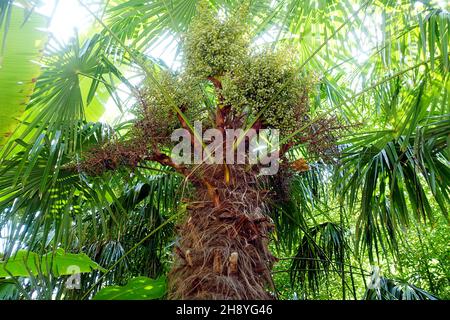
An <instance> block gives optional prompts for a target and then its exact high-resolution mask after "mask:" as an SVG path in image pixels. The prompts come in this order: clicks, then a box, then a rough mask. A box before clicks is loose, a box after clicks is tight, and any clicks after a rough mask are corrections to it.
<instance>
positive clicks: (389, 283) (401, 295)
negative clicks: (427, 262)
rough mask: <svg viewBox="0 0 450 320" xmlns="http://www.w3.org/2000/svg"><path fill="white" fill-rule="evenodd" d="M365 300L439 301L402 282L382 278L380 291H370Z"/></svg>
mask: <svg viewBox="0 0 450 320" xmlns="http://www.w3.org/2000/svg"><path fill="white" fill-rule="evenodd" d="M364 299H365V300H437V297H435V296H434V295H433V294H431V293H429V292H427V291H425V290H423V289H420V288H417V287H415V286H413V285H411V284H409V283H407V282H404V281H401V280H392V279H386V278H383V277H382V278H381V279H380V287H379V288H378V289H368V290H367V291H366V294H365V295H364Z"/></svg>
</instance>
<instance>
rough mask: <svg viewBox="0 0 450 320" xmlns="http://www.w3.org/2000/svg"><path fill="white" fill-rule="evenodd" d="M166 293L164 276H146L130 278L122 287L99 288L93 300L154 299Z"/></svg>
mask: <svg viewBox="0 0 450 320" xmlns="http://www.w3.org/2000/svg"><path fill="white" fill-rule="evenodd" d="M165 294H166V278H165V277H160V278H158V279H156V280H153V279H150V278H147V277H138V278H134V279H131V280H130V282H128V284H127V285H126V286H124V287H119V286H112V287H106V288H104V289H102V290H100V291H99V292H98V293H97V294H96V295H95V297H94V300H155V299H160V298H162V297H163V296H164V295H165Z"/></svg>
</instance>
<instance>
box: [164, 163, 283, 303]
mask: <svg viewBox="0 0 450 320" xmlns="http://www.w3.org/2000/svg"><path fill="white" fill-rule="evenodd" d="M231 170H232V171H233V172H232V174H233V175H234V176H238V177H239V179H235V180H233V181H231V182H230V183H229V184H227V183H225V182H223V181H221V180H220V179H217V181H221V182H219V184H216V192H217V194H218V196H219V199H220V203H219V205H217V206H216V205H215V204H214V202H213V200H212V199H210V197H209V195H208V190H206V189H202V188H198V189H197V193H196V195H197V197H198V199H199V200H198V201H195V202H192V203H191V204H190V206H189V215H188V217H187V218H186V220H185V221H184V223H182V224H181V225H180V226H179V230H178V236H179V243H178V244H177V247H176V250H175V263H174V267H173V268H172V270H171V272H170V274H169V298H171V299H183V300H184V299H188V300H189V299H221V300H225V299H243V300H249V299H250V300H267V299H273V298H274V297H273V296H272V295H271V294H270V293H269V292H271V291H272V292H273V291H274V288H273V283H272V277H271V269H272V265H273V263H274V262H275V261H276V258H275V257H274V256H272V254H271V253H270V252H269V249H268V244H269V239H268V237H269V233H270V232H271V230H272V229H273V224H272V223H271V221H270V218H268V216H267V215H266V214H265V205H264V201H265V200H266V197H267V192H266V191H264V190H261V188H260V183H259V181H258V180H257V179H258V178H257V176H256V174H255V172H248V171H246V170H245V169H244V167H242V166H233V167H232V169H231ZM223 171H224V166H206V165H205V168H203V172H202V175H204V176H209V177H215V176H216V175H217V176H222V177H223V174H224V172H223ZM222 180H223V179H222Z"/></svg>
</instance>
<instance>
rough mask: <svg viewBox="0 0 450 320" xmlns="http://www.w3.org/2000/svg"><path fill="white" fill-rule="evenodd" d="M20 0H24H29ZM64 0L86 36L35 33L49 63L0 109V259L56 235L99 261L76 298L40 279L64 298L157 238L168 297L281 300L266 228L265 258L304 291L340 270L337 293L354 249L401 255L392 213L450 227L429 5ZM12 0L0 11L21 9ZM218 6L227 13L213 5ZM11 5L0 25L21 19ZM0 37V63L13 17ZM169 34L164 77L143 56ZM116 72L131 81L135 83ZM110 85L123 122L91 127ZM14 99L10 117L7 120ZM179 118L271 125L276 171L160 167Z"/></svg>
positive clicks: (444, 103) (150, 254) (399, 222)
mask: <svg viewBox="0 0 450 320" xmlns="http://www.w3.org/2000/svg"><path fill="white" fill-rule="evenodd" d="M25 3H27V4H28V7H27V8H28V9H29V12H32V8H33V6H34V5H35V4H36V3H37V2H34V1H25ZM80 3H81V5H84V6H85V8H86V10H87V12H90V14H92V15H93V17H94V18H95V19H96V31H98V33H96V34H95V35H93V36H89V37H85V38H82V39H80V38H76V39H74V41H72V43H71V44H70V45H68V46H64V47H62V48H51V47H49V46H47V51H46V52H45V54H44V55H43V57H42V59H43V60H42V62H43V64H44V65H46V68H44V69H43V70H42V73H41V74H40V76H39V77H38V78H37V81H36V80H32V81H29V82H26V81H24V83H26V85H27V86H28V87H29V88H30V90H33V94H32V96H31V100H30V101H29V102H28V101H27V99H26V97H27V94H26V91H24V92H23V93H21V94H22V96H20V94H19V96H18V99H22V100H20V101H21V102H20V103H26V104H27V109H26V110H23V109H20V107H19V106H20V105H21V104H20V103H16V104H14V103H13V102H8V103H9V104H8V105H6V104H5V105H3V104H2V105H0V111H1V112H2V114H4V115H6V117H5V119H7V120H8V121H9V122H8V126H10V129H8V132H9V133H8V140H7V141H5V142H3V143H5V145H4V147H3V148H2V150H1V153H2V158H1V159H2V160H1V168H0V170H1V171H0V172H1V175H0V185H1V187H2V188H1V190H2V191H1V192H0V211H1V214H0V218H1V219H0V227H2V228H3V227H4V226H7V227H8V228H7V230H8V237H7V238H8V239H7V240H8V242H7V243H6V248H5V249H6V250H4V251H5V252H4V253H5V257H9V256H11V255H13V254H14V252H15V250H16V248H17V246H19V247H22V248H25V249H27V250H30V251H33V252H39V253H41V254H44V253H46V252H49V251H50V252H51V251H54V250H56V248H61V247H62V248H65V249H66V250H67V251H71V252H85V253H88V254H89V255H90V257H91V258H92V259H94V260H95V261H97V262H98V263H100V264H101V265H102V266H103V267H105V268H107V270H106V272H104V273H103V274H102V273H101V272H102V271H100V270H98V271H94V272H93V273H92V274H89V275H84V276H83V278H82V288H83V289H84V290H82V292H81V293H76V292H70V291H67V289H65V288H64V282H63V281H59V280H55V279H49V278H48V277H42V279H40V281H44V282H49V283H51V286H49V287H51V288H55V287H56V288H59V289H58V292H59V294H60V296H61V297H62V296H65V297H73V298H86V297H89V296H92V295H93V294H94V293H95V292H97V291H99V290H100V289H101V288H102V287H104V286H105V285H112V284H115V285H124V284H125V283H126V282H128V280H129V279H130V278H132V277H134V276H138V275H145V276H149V277H152V278H157V277H158V276H160V275H162V274H164V273H165V268H166V267H167V265H166V264H167V261H168V259H167V257H166V255H167V252H168V251H167V249H166V248H167V246H169V248H170V250H173V251H174V252H175V258H174V262H173V263H171V266H172V267H171V269H172V271H171V272H170V274H169V297H171V298H236V299H245V298H253V299H255V298H256V299H265V298H271V297H273V296H276V295H281V293H280V292H279V288H277V287H276V286H275V285H274V279H273V276H274V275H275V278H276V277H277V276H278V273H277V272H280V274H283V272H284V271H285V270H276V271H275V273H274V272H273V271H272V265H273V263H274V262H275V261H276V259H275V258H274V257H273V256H272V254H271V253H270V252H269V248H268V245H269V244H268V239H269V238H271V239H274V240H275V241H274V242H273V243H275V245H271V249H272V250H275V251H276V252H277V253H278V254H280V253H282V255H283V256H284V257H286V258H284V257H282V258H281V260H280V262H279V263H278V264H277V265H286V264H284V262H285V260H284V259H287V260H286V262H288V261H292V262H288V265H287V267H288V269H289V270H288V271H289V273H290V277H289V278H290V279H289V282H290V283H291V285H292V286H293V287H294V288H297V289H296V291H297V290H300V292H302V293H303V296H304V297H309V296H313V297H314V296H316V297H317V295H318V294H320V293H319V292H320V290H321V289H323V288H324V287H325V288H326V290H328V291H329V285H328V284H329V283H332V284H334V285H335V284H336V283H340V284H341V289H342V292H341V293H342V297H343V298H346V295H348V292H350V293H351V296H352V297H354V298H357V292H358V289H357V288H356V287H357V286H361V285H362V286H363V287H364V285H365V281H361V276H360V275H359V274H358V273H360V274H361V275H362V276H363V277H364V276H365V275H366V272H365V271H364V270H367V269H368V268H367V267H368V266H367V264H368V263H370V264H374V263H380V264H383V261H386V260H387V261H389V260H390V259H393V260H394V261H396V265H398V266H399V267H401V266H402V265H404V263H402V261H400V260H399V259H400V256H401V252H402V250H403V248H405V244H404V243H403V241H404V238H405V236H404V233H405V230H407V228H408V227H409V228H411V226H413V225H414V224H415V223H416V222H419V223H422V222H426V221H431V222H432V223H433V221H439V220H440V219H441V218H440V217H439V216H438V215H436V212H439V211H440V212H442V213H443V216H442V217H443V218H442V219H443V220H444V221H445V222H444V224H447V223H448V221H447V219H448V217H447V216H448V213H447V211H448V202H449V201H448V191H449V185H448V181H449V179H448V177H449V176H450V172H449V166H448V135H449V130H448V128H449V125H448V121H449V115H448V88H447V87H448V61H449V60H448V32H447V31H446V30H448V25H449V14H448V12H447V11H446V10H445V9H443V8H440V7H438V6H436V5H435V4H433V3H429V2H426V3H425V2H424V3H410V2H409V1H405V2H404V3H403V2H402V3H398V2H396V3H395V4H394V3H392V2H389V1H388V2H386V3H384V2H380V3H372V2H371V1H367V2H364V3H353V2H352V1H346V2H326V3H322V2H317V3H316V2H311V3H304V2H298V1H275V2H271V1H250V2H249V4H248V6H247V7H245V6H244V7H242V6H241V4H240V3H239V2H233V1H211V2H210V3H211V5H212V8H213V9H212V10H213V11H212V12H213V13H209V14H208V13H204V14H203V15H199V14H198V12H197V9H196V8H197V1H175V0H174V1H169V2H167V1H152V2H148V1H123V2H121V3H119V4H117V5H113V4H110V3H109V2H106V1H105V3H104V6H103V7H102V6H100V9H98V11H97V9H96V11H95V12H93V11H92V9H90V7H89V6H87V5H86V3H87V2H86V3H84V2H80ZM11 4H12V1H6V2H5V5H2V6H1V7H0V8H1V10H2V11H1V14H0V17H8V16H10V15H9V14H8V12H12V13H14V11H15V10H16V11H18V10H22V9H18V8H15V7H14V6H11ZM217 11H218V12H219V16H222V15H225V17H227V18H226V19H225V20H223V19H219V20H216V19H215V18H213V16H215V15H216V14H215V13H214V12H217ZM236 15H237V16H239V15H240V18H239V19H237V20H240V21H243V22H244V23H245V28H243V27H242V26H241V25H240V24H239V23H236V21H235V20H236V18H233V17H236ZM12 17H13V18H12V19H11V18H9V19H6V18H3V19H0V22H1V23H2V25H3V24H4V23H6V24H8V25H10V26H13V25H14V23H16V24H17V25H21V24H22V23H23V17H19V16H17V17H15V16H14V15H12ZM25 17H34V14H31V15H25ZM31 21H32V20H28V21H27V22H26V23H25V24H24V26H27V25H30V24H29V23H31ZM224 21H225V22H224ZM399 21H401V23H400V22H399ZM244 29H245V30H244ZM7 30H8V32H6V31H7ZM244 31H245V32H244ZM186 32H187V36H186V37H184V34H186ZM220 32H222V33H220ZM3 34H4V35H5V37H3V38H4V40H3V41H4V42H5V43H6V45H4V48H5V49H4V53H3V56H4V57H5V59H4V61H5V66H7V64H6V62H7V60H6V57H7V55H8V50H9V48H10V46H9V45H8V44H9V43H14V42H16V40H15V39H16V37H15V36H14V28H13V27H10V28H6V27H4V29H3ZM31 34H32V32H30V36H31ZM223 34H225V35H228V37H227V36H222V35H223ZM168 35H170V37H171V38H173V39H174V40H173V41H174V43H175V46H176V47H177V48H179V51H180V52H184V56H183V58H182V59H184V61H185V68H183V72H181V73H179V74H176V75H173V74H172V72H167V69H170V68H168V67H167V66H165V65H164V63H163V62H161V61H158V60H155V59H151V58H150V57H149V56H148V55H147V54H146V53H147V52H148V50H149V49H150V48H151V47H152V46H153V45H155V44H156V43H158V42H159V41H161V39H164V38H167V37H168ZM214 35H216V37H214ZM219 35H220V36H219ZM208 37H212V38H208ZM211 39H212V40H214V41H217V43H216V44H217V45H218V48H219V49H213V47H214V46H213V45H212V44H214V41H212V40H211ZM261 39H262V40H261ZM184 40H186V41H187V42H186V45H184V46H182V44H183V43H185V41H184ZM247 40H248V41H249V43H247ZM21 41H24V43H26V41H29V42H28V43H30V42H31V40H27V39H22V40H21ZM206 41H212V42H211V43H208V42H206ZM205 42H206V43H205ZM261 43H263V44H262V45H261ZM25 46H26V44H25ZM11 47H12V45H11ZM205 47H206V48H207V49H208V48H210V47H211V49H210V51H208V50H203V51H199V50H198V49H199V48H205ZM286 48H288V49H286ZM214 50H215V51H214ZM286 50H290V51H289V55H287V54H284V57H283V56H282V55H283V54H281V56H280V54H277V53H279V52H282V53H283V52H287V51H286ZM249 52H253V53H252V54H249ZM32 54H34V56H35V57H36V58H37V59H38V57H39V55H41V54H42V53H41V52H39V51H35V52H33V53H32ZM180 57H181V56H180ZM286 57H288V58H291V59H290V60H287V59H286ZM17 63H19V62H17ZM261 66H267V68H262V67H261ZM124 70H132V71H133V72H134V73H137V74H142V75H143V76H144V77H145V80H144V81H141V82H140V83H139V85H137V86H136V85H134V84H132V83H131V81H129V80H128V79H127V77H125V76H124V75H123V72H124ZM1 72H2V71H0V80H1V76H2V73H1ZM30 74H32V72H31V70H30ZM23 77H24V79H29V78H28V77H30V76H29V75H24V76H23ZM32 79H36V76H33V78H32ZM261 80H264V81H261ZM2 81H3V80H1V81H0V83H3V82H2ZM119 83H122V84H123V86H122V89H121V88H120V86H119V85H118V84H119ZM277 86H279V87H278V90H275V91H274V92H273V93H267V89H268V88H270V89H273V88H277ZM6 88H14V86H11V85H9V86H8V87H6ZM123 88H126V90H129V92H130V93H131V94H132V95H133V96H134V97H135V98H136V101H137V102H136V103H135V104H134V105H135V106H136V115H137V116H136V119H137V121H134V123H130V122H126V121H124V122H123V123H121V124H118V125H116V126H114V127H110V126H108V125H104V124H101V123H98V122H97V121H98V119H99V114H101V112H102V105H101V100H102V99H101V98H102V97H111V99H112V101H114V102H115V104H116V105H117V106H118V108H120V109H121V110H124V109H123V108H125V106H124V102H123V101H122V99H121V97H120V94H119V92H120V90H123ZM187 89H189V90H187ZM258 90H259V91H258ZM264 90H266V91H264ZM11 91H14V90H12V89H10V90H8V89H3V91H2V92H1V93H2V94H6V93H7V92H11ZM255 91H256V92H261V95H262V96H258V95H256V97H255V94H254V92H255ZM16 92H17V90H16ZM264 94H266V95H265V96H264ZM267 95H270V97H267ZM5 97H8V96H7V95H5ZM306 97H308V99H307V98H306ZM295 99H297V100H295ZM2 101H12V100H10V99H9V98H8V100H6V99H3V97H2ZM293 101H294V102H293ZM295 101H297V103H295ZM299 101H301V103H298V102H299ZM12 106H17V109H18V110H20V113H18V114H15V115H10V114H9V110H11V107H12ZM277 112H279V114H278V116H277ZM288 112H292V116H291V117H284V118H283V117H282V115H285V114H288ZM299 114H301V115H302V118H299V117H298V116H296V115H299ZM324 115H327V116H324ZM330 115H332V116H330ZM17 118H19V119H20V122H17V121H12V120H11V119H17ZM334 119H338V120H334ZM194 120H202V122H203V123H204V127H205V128H207V129H210V128H219V129H227V128H240V127H244V128H248V129H249V128H252V127H253V128H255V129H264V128H271V127H277V128H279V127H281V128H282V129H283V130H282V134H281V142H282V143H281V144H282V147H281V148H280V149H281V152H280V154H281V156H282V157H281V158H282V160H283V161H282V165H281V171H280V174H279V175H277V176H273V177H270V178H268V177H265V178H264V177H257V175H256V174H255V173H257V172H258V169H260V168H257V167H251V168H249V167H246V166H238V165H233V166H231V165H207V164H200V165H192V166H180V165H178V164H175V163H174V162H173V161H172V160H171V158H170V157H169V156H168V155H169V152H170V144H168V143H167V142H168V141H167V137H168V136H169V135H170V133H171V129H175V128H176V127H177V126H181V127H184V128H185V129H186V130H188V131H191V132H192V131H193V130H192V129H193V121H194ZM284 120H287V121H284ZM88 121H91V122H88ZM283 121H284V122H283ZM280 122H282V123H280ZM2 128H3V126H2ZM333 129H338V130H333ZM343 129H345V131H342V130H343ZM336 131H337V132H336ZM317 132H323V133H324V134H322V135H317ZM342 134H344V136H342V137H341V138H340V139H339V141H336V138H337V137H339V136H340V135H342ZM9 136H11V137H9ZM294 138H295V139H294ZM196 139H198V137H195V135H194V143H195V142H196V141H195V140H196ZM313 142H314V143H313ZM247 147H248V146H247ZM247 150H248V149H247ZM337 151H339V154H337V153H336V152H337ZM155 162H156V164H155ZM129 167H132V169H133V170H132V171H130V170H129V169H127V168H129ZM106 171H109V172H106ZM244 194H245V195H246V197H245V198H244V200H243V195H244ZM30 199H32V200H30ZM336 203H337V204H338V206H336ZM354 214H356V215H357V219H353V216H354ZM272 223H273V224H274V226H275V233H272V234H271V233H270V230H271V229H272ZM175 225H177V226H178V230H177V235H178V236H177V238H176V239H177V240H176V241H175V243H174V244H172V241H173V239H174V235H173V230H174V226H175ZM353 229H354V230H355V231H354V234H353V231H352V230H353ZM421 248H422V249H423V250H425V249H426V245H421ZM366 254H367V255H368V259H366ZM426 264H427V265H428V262H426ZM355 265H357V266H355ZM430 267H431V266H430ZM427 270H428V273H429V268H428V269H427ZM426 272H427V271H425V273H426ZM333 275H336V276H337V279H332V277H333ZM356 276H358V277H359V279H357V278H356ZM276 281H277V279H275V282H276ZM37 282H38V281H36V283H37ZM428 282H429V285H428V284H427V288H429V289H430V290H431V289H432V288H433V287H435V286H434V281H433V279H431V278H430V281H428ZM13 285H17V284H13ZM18 285H19V287H20V285H21V286H22V291H21V292H23V291H25V292H26V291H27V290H29V291H32V290H35V289H36V287H33V285H32V284H30V283H28V282H22V283H20V282H19V283H18ZM421 285H423V283H422V284H421ZM408 288H414V286H409V287H408ZM52 292H54V290H49V291H48V292H46V293H45V292H44V293H43V294H42V297H48V296H50V297H51V295H52ZM45 294H47V295H45ZM330 295H331V296H333V294H332V293H330ZM369 296H370V297H373V295H370V294H366V297H369ZM418 296H420V297H429V296H427V295H426V294H425V295H420V294H419V295H418Z"/></svg>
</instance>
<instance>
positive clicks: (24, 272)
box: [0, 249, 104, 278]
mask: <svg viewBox="0 0 450 320" xmlns="http://www.w3.org/2000/svg"><path fill="white" fill-rule="evenodd" d="M93 270H104V269H103V268H102V267H100V266H99V265H98V264H97V263H95V262H94V261H92V260H91V259H90V258H89V257H88V256H87V255H86V254H84V253H79V254H73V253H66V252H64V250H63V249H58V250H56V252H50V253H47V254H45V255H42V256H40V255H38V254H37V253H34V252H27V251H25V250H20V251H18V252H17V253H16V254H15V255H14V256H13V257H11V258H9V259H8V260H7V261H5V262H0V278H4V277H29V276H32V275H35V276H36V275H38V274H42V275H46V276H48V275H50V274H52V275H54V276H64V275H72V274H74V273H77V274H78V273H86V272H92V271H93Z"/></svg>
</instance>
